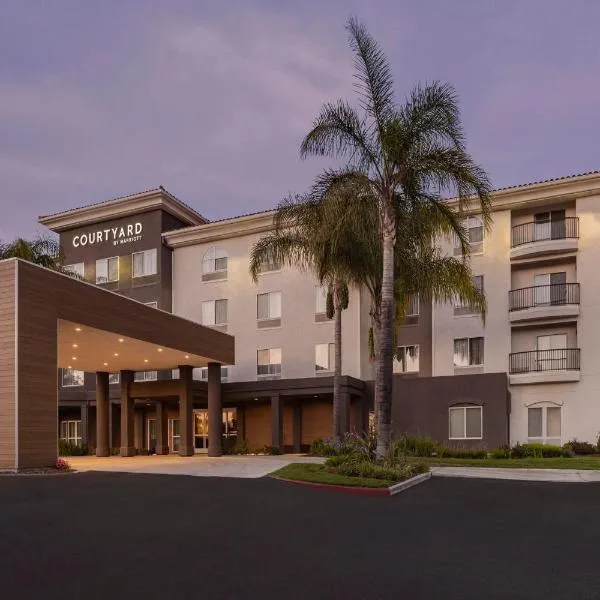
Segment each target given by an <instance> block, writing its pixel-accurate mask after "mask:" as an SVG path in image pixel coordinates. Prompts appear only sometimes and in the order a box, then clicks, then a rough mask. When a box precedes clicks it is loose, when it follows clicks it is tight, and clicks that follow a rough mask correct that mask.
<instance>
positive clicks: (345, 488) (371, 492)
mask: <svg viewBox="0 0 600 600" xmlns="http://www.w3.org/2000/svg"><path fill="white" fill-rule="evenodd" d="M430 478H431V471H428V472H427V473H420V474H419V475H415V476H414V477H411V478H410V479H406V480H405V481H401V482H400V483H396V484H395V485H392V486H391V487H382V488H365V487H358V486H355V487H353V486H351V485H333V484H329V483H315V482H313V481H298V480H296V479H285V478H283V477H272V479H276V480H278V481H283V482H285V483H293V484H295V485H300V486H303V487H309V488H313V489H317V490H330V491H332V492H341V493H342V494H355V495H357V496H384V497H390V496H395V495H396V494H399V493H400V492H403V491H405V490H408V489H410V488H411V487H414V486H415V485H418V484H419V483H423V482H424V481H427V480H428V479H430Z"/></svg>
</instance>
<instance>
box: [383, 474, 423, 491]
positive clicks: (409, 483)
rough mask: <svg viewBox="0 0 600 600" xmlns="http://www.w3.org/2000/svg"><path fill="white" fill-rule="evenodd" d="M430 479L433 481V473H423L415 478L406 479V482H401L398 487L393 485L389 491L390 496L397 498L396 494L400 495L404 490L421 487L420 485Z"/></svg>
mask: <svg viewBox="0 0 600 600" xmlns="http://www.w3.org/2000/svg"><path fill="white" fill-rule="evenodd" d="M428 479H431V471H427V473H421V474H419V475H415V476H414V477H411V478H410V479H406V480H405V481H401V482H400V483H397V484H396V485H393V486H391V487H389V488H387V489H388V490H389V492H390V496H395V495H396V494H399V493H400V492H403V491H404V490H408V489H410V488H411V487H413V486H415V485H419V483H423V482H424V481H427V480H428Z"/></svg>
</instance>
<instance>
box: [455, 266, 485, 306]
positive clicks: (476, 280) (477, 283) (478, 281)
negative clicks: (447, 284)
mask: <svg viewBox="0 0 600 600" xmlns="http://www.w3.org/2000/svg"><path fill="white" fill-rule="evenodd" d="M471 281H472V282H473V287H474V288H476V289H477V290H479V292H481V293H482V294H483V275H473V277H471ZM474 312H476V309H475V308H474V307H473V306H471V305H470V304H469V303H465V302H463V301H461V300H460V299H458V298H457V300H456V303H455V304H454V315H455V316H456V315H470V314H473V313H474Z"/></svg>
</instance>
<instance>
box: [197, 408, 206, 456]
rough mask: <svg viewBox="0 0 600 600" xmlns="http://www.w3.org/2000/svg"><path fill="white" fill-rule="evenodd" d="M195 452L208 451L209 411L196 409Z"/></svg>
mask: <svg viewBox="0 0 600 600" xmlns="http://www.w3.org/2000/svg"><path fill="white" fill-rule="evenodd" d="M194 452H208V411H207V410H195V411H194Z"/></svg>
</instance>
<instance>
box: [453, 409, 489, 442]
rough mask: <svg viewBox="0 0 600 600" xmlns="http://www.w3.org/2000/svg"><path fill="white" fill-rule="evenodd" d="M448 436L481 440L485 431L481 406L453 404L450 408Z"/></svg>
mask: <svg viewBox="0 0 600 600" xmlns="http://www.w3.org/2000/svg"><path fill="white" fill-rule="evenodd" d="M448 412H449V418H448V421H449V428H450V433H449V435H448V437H449V438H450V439H451V440H480V439H481V438H482V437H483V436H482V431H483V410H482V408H481V406H453V407H451V408H450V409H448Z"/></svg>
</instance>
